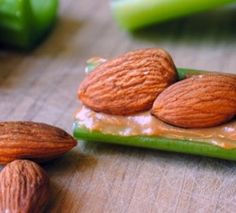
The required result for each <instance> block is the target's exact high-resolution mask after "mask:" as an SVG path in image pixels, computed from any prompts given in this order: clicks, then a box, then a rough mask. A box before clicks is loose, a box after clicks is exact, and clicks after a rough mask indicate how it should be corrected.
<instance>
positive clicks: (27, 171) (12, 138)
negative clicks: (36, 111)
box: [0, 122, 77, 213]
mask: <svg viewBox="0 0 236 213" xmlns="http://www.w3.org/2000/svg"><path fill="white" fill-rule="evenodd" d="M76 144H77V142H76V140H75V139H74V138H73V137H72V136H70V135H69V134H68V133H66V132H65V131H64V130H62V129H59V128H57V127H54V126H50V125H47V124H43V123H34V122H0V154H1V155H0V163H1V164H7V163H8V164H7V165H6V167H5V168H4V169H3V170H2V171H1V173H0V212H9V213H10V212H14V213H18V212H19V213H21V212H22V213H32V212H35V213H39V212H42V211H43V209H44V207H45V206H46V204H47V202H48V199H49V178H48V176H47V175H46V173H45V172H44V171H43V169H42V168H41V167H40V166H39V165H37V164H36V163H34V162H32V161H30V160H33V161H36V162H45V161H48V160H52V159H55V158H57V157H59V156H61V155H62V154H64V153H65V152H67V151H69V150H70V149H72V148H73V147H74V146H76ZM20 159H28V160H20Z"/></svg>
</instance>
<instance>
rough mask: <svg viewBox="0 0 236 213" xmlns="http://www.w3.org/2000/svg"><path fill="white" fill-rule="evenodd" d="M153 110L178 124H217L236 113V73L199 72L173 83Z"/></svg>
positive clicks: (157, 115) (194, 126)
mask: <svg viewBox="0 0 236 213" xmlns="http://www.w3.org/2000/svg"><path fill="white" fill-rule="evenodd" d="M152 114H153V115H155V116H156V117H157V118H159V119H160V120H162V121H164V122H166V123H169V124H171V125H174V126H178V127H185V128H203V127H214V126H217V125H220V124H222V123H224V122H227V121H229V120H230V119H232V118H233V117H234V116H235V114H236V77H233V76H227V75H199V76H193V77H190V78H188V79H185V80H182V81H180V82H178V83H175V84H173V85H172V86H170V87H169V88H167V89H166V90H165V91H163V92H162V93H161V94H160V95H159V96H158V97H157V99H156V101H155V102H154V105H153V108H152Z"/></svg>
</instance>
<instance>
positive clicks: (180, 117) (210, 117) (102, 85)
mask: <svg viewBox="0 0 236 213" xmlns="http://www.w3.org/2000/svg"><path fill="white" fill-rule="evenodd" d="M78 96H79V99H80V100H81V102H82V103H83V104H84V105H85V106H87V107H89V108H90V109H92V110H94V111H96V112H103V113H108V114H113V115H124V116H125V115H131V114H134V113H139V112H142V111H146V110H150V111H151V113H152V115H154V116H156V117H157V118H158V119H160V120H162V121H164V122H166V123H169V124H171V125H174V126H178V127H183V128H203V127H213V126H217V125H219V124H222V123H224V122H227V121H229V120H230V119H232V118H233V117H234V116H235V114H236V76H233V75H223V74H212V73H211V74H209V73H208V74H207V73H206V74H204V75H197V76H192V77H189V78H187V79H184V80H181V81H178V74H177V71H176V67H175V65H174V63H173V60H172V59H171V57H170V55H169V54H168V53H167V52H165V51H164V50H162V49H141V50H136V51H133V52H129V53H126V54H124V55H122V56H120V57H118V58H116V59H113V60H110V61H107V62H105V63H103V64H101V65H99V66H98V67H96V68H95V69H94V71H93V72H91V73H90V74H89V75H88V76H87V77H86V78H85V79H84V81H83V82H82V84H81V85H80V88H79V91H78Z"/></svg>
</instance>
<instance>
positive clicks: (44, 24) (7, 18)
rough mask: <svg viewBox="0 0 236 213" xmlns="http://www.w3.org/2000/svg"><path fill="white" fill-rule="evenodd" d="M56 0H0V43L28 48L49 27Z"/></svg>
mask: <svg viewBox="0 0 236 213" xmlns="http://www.w3.org/2000/svg"><path fill="white" fill-rule="evenodd" d="M57 9H58V0H47V1H42V0H0V43H1V44H2V45H5V46H13V47H18V48H21V49H30V48H32V47H33V46H34V45H35V44H36V43H38V42H39V41H40V40H41V39H42V37H43V36H44V35H45V34H46V32H47V31H48V30H49V29H50V28H51V26H52V25H53V23H54V22H55V19H56V14H57Z"/></svg>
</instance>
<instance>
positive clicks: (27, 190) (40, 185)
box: [0, 160, 49, 213]
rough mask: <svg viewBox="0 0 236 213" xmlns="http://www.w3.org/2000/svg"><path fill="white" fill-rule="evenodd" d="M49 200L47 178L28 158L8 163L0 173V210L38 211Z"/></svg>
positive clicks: (28, 212)
mask: <svg viewBox="0 0 236 213" xmlns="http://www.w3.org/2000/svg"><path fill="white" fill-rule="evenodd" d="M48 200H49V178H48V176H47V175H46V173H45V172H44V171H43V169H42V168H41V167H39V166H38V165H37V164H36V163H34V162H32V161H28V160H16V161H13V162H12V163H9V164H8V165H7V166H6V167H5V168H4V169H3V170H2V171H1V173H0V212H9V213H32V212H34V213H40V212H43V209H44V207H45V206H46V204H47V202H48Z"/></svg>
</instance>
